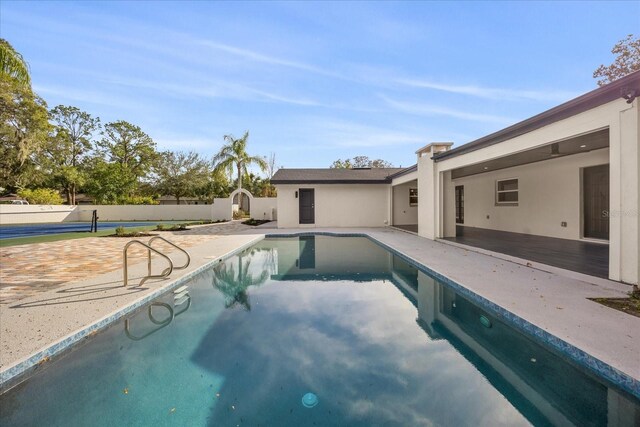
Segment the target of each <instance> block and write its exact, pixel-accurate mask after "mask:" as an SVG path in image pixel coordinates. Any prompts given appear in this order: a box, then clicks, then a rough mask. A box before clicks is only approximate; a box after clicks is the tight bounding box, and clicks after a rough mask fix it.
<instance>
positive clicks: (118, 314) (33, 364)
mask: <svg viewBox="0 0 640 427" xmlns="http://www.w3.org/2000/svg"><path fill="white" fill-rule="evenodd" d="M264 238H265V236H264V235H257V236H256V237H255V238H253V239H251V240H250V241H249V242H247V243H244V244H243V245H241V246H239V247H237V248H235V249H233V250H231V251H229V252H227V253H225V254H223V255H220V256H219V257H216V258H214V259H212V260H211V261H208V262H206V263H204V264H203V265H201V266H200V267H198V268H196V269H195V270H193V271H190V272H189V273H187V274H185V275H184V276H181V277H178V278H176V279H175V280H174V281H172V282H169V283H167V284H166V285H164V286H161V287H159V288H158V289H156V290H154V291H153V292H150V293H149V294H147V295H145V296H144V297H142V298H140V299H138V300H136V301H134V302H133V303H131V304H129V305H127V306H125V307H122V308H120V309H118V310H116V311H114V312H113V313H111V314H109V315H107V316H105V317H103V318H102V319H100V320H98V321H96V322H94V323H92V324H90V325H89V326H87V327H85V328H82V329H80V330H78V331H76V332H73V333H71V334H69V335H67V336H66V337H64V338H61V339H60V340H58V341H56V342H54V343H53V344H50V345H48V346H46V347H44V348H43V349H41V350H38V351H36V352H35V353H33V354H32V355H31V356H28V357H27V358H26V359H23V360H22V361H19V362H16V363H15V364H13V365H11V366H9V367H8V368H6V369H5V370H3V371H2V372H0V394H2V393H4V392H5V391H6V390H8V389H9V388H11V387H13V386H15V385H17V384H18V383H19V382H20V381H21V380H22V379H24V378H26V377H27V376H28V374H30V373H31V372H32V371H33V370H35V369H36V368H37V367H38V366H39V365H40V364H41V363H43V362H45V361H48V360H49V359H51V358H52V357H55V356H58V355H60V354H62V353H63V352H65V351H67V350H70V349H71V348H72V347H74V346H76V345H77V344H79V343H80V342H81V341H82V340H83V339H85V338H88V337H90V336H91V335H93V334H95V333H97V332H100V331H102V330H104V329H106V328H108V327H109V326H110V325H112V324H114V323H115V322H117V321H118V320H120V319H121V318H122V317H124V316H126V315H127V314H130V313H132V312H134V311H135V310H137V309H138V308H140V307H142V306H144V305H146V304H147V303H149V302H151V301H153V300H154V299H156V298H158V297H160V296H162V295H163V294H165V293H166V292H167V291H170V290H172V289H175V288H177V287H179V286H180V285H182V284H184V283H185V282H187V281H188V280H190V279H192V278H193V277H194V276H196V275H198V274H199V273H202V272H203V271H204V270H207V269H208V268H210V267H211V266H212V265H214V264H217V263H219V262H221V261H224V260H226V259H227V258H230V257H232V256H234V255H236V254H238V253H239V252H242V251H244V250H246V249H248V248H249V247H251V246H253V245H255V244H256V243H258V242H260V241H261V240H263V239H264Z"/></svg>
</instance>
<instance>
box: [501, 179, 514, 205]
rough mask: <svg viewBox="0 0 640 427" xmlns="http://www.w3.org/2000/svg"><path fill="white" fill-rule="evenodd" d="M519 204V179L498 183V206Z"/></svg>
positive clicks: (503, 180)
mask: <svg viewBox="0 0 640 427" xmlns="http://www.w3.org/2000/svg"><path fill="white" fill-rule="evenodd" d="M517 204H518V179H517V178H512V179H502V180H499V181H496V205H517Z"/></svg>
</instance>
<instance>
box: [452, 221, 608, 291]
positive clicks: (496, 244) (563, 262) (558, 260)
mask: <svg viewBox="0 0 640 427" xmlns="http://www.w3.org/2000/svg"><path fill="white" fill-rule="evenodd" d="M456 229H457V232H456V237H447V238H445V239H444V240H448V241H452V242H455V243H459V244H462V245H468V246H473V247H477V248H481V249H485V250H488V251H493V252H498V253H502V254H506V255H510V256H514V257H517V258H523V259H526V260H528V261H534V262H540V263H543V264H547V265H551V266H554V267H558V268H563V269H566V270H571V271H577V272H579V273H583V274H588V275H590V276H596V277H602V278H605V279H606V278H607V277H608V275H609V245H608V244H606V243H595V242H589V241H584V240H570V239H558V238H554V237H545V236H536V235H532V234H523V233H512V232H508V231H499V230H488V229H482V228H475V227H464V226H457V227H456Z"/></svg>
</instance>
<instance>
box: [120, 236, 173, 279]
mask: <svg viewBox="0 0 640 427" xmlns="http://www.w3.org/2000/svg"><path fill="white" fill-rule="evenodd" d="M133 244H138V245H141V246H144V247H145V248H147V253H148V257H149V259H148V260H147V267H148V275H147V276H145V277H143V278H142V280H141V281H140V283H138V286H141V285H142V284H143V283H144V282H146V281H147V280H149V279H162V278H165V277H167V276H169V275H170V274H171V273H172V272H173V261H171V258H169V257H168V256H166V255H165V254H163V253H162V252H160V251H159V250H157V249H155V248H152V247H151V246H149V245H147V244H146V243H142V242H141V241H140V240H132V241H130V242H129V243H127V244H126V245H124V249H123V250H122V258H123V262H124V267H123V270H124V286H127V284H128V282H129V277H128V271H129V269H128V265H127V264H128V263H127V250H128V249H129V247H130V246H131V245H133ZM152 251H153V252H155V253H156V254H158V255H160V256H161V257H163V258H164V259H166V260H167V261H168V262H169V267H168V268H166V269H164V270H163V271H162V273H160V274H156V275H152V274H151V252H152ZM182 268H184V267H182Z"/></svg>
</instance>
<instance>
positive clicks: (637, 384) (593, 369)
mask: <svg viewBox="0 0 640 427" xmlns="http://www.w3.org/2000/svg"><path fill="white" fill-rule="evenodd" d="M312 235H315V236H323V235H324V236H335V237H364V238H367V239H369V240H371V241H372V242H374V243H375V244H377V245H379V246H381V247H382V248H384V249H386V250H388V251H389V252H391V253H392V254H394V255H396V256H398V257H400V258H401V259H402V260H404V261H405V262H408V263H409V264H410V265H412V266H413V267H415V268H417V269H418V270H419V271H421V272H422V273H424V274H427V275H429V276H431V277H433V278H434V279H436V280H438V281H440V282H442V283H444V284H446V285H447V286H449V287H451V288H452V289H454V290H455V291H456V292H458V293H459V294H461V295H462V296H464V297H466V298H468V299H470V300H471V301H473V302H475V303H476V304H478V305H480V306H481V308H483V309H485V310H487V311H489V312H490V313H491V314H493V315H494V316H496V317H498V318H499V319H501V320H502V321H504V322H505V323H507V324H508V325H509V326H512V327H515V328H516V329H517V330H519V331H520V332H522V333H524V334H525V336H529V337H531V338H533V339H534V340H537V341H538V342H540V343H541V344H543V345H546V346H547V347H549V348H551V349H553V350H555V351H556V352H558V353H560V355H561V356H564V357H566V358H567V359H569V360H570V361H572V362H573V363H575V364H577V365H578V366H580V367H582V368H585V369H587V371H589V372H590V373H592V374H594V375H596V376H597V377H600V378H602V379H604V380H606V381H607V382H608V383H611V384H612V385H614V386H615V387H618V388H620V389H621V390H624V391H625V392H627V393H629V394H631V395H633V396H634V397H636V398H638V399H640V380H638V379H636V378H634V377H632V376H630V375H628V374H626V373H624V372H622V371H620V370H618V369H616V368H615V367H613V366H611V365H609V364H608V363H605V362H603V361H601V360H600V359H597V358H596V357H594V356H592V355H590V354H589V353H587V352H585V351H584V350H581V349H580V348H578V347H576V346H574V345H572V344H570V343H568V342H566V341H564V340H563V339H561V338H558V337H556V336H555V335H553V334H551V333H549V332H547V331H545V330H544V329H542V328H540V327H538V326H536V325H534V324H533V323H531V322H529V321H527V320H525V319H524V318H522V317H520V316H518V315H516V314H513V313H511V312H510V311H509V310H507V309H505V308H503V307H501V306H500V305H498V304H496V303H494V302H492V301H490V300H489V299H487V298H485V297H483V296H481V295H479V294H477V293H475V292H473V291H472V290H470V289H468V288H466V287H464V286H462V285H460V284H458V283H457V282H455V281H453V280H451V279H449V278H448V277H447V276H445V275H443V274H441V273H439V272H437V271H435V270H433V269H432V268H429V267H427V266H426V265H424V264H423V263H421V262H420V261H417V260H416V259H414V258H412V257H410V256H408V255H406V254H404V253H402V252H400V251H399V250H397V249H395V248H394V247H392V246H389V245H388V244H386V243H384V242H382V241H380V240H378V239H377V238H375V237H374V236H371V235H370V234H368V233H352V232H347V233H339V232H330V231H318V232H299V233H297V232H295V233H291V232H286V233H268V234H266V235H265V237H267V238H269V237H297V236H312Z"/></svg>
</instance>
